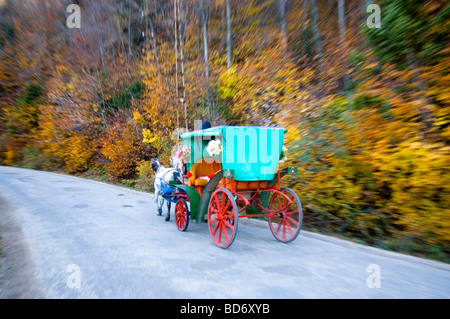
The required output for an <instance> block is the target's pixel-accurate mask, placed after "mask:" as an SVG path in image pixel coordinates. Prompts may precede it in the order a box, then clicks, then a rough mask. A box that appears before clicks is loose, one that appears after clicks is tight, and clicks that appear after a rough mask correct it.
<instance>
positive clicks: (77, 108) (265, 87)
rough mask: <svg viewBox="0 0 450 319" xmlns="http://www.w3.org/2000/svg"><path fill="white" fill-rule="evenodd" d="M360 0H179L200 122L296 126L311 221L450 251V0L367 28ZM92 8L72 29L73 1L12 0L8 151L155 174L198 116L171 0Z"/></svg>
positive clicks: (1, 70)
mask: <svg viewBox="0 0 450 319" xmlns="http://www.w3.org/2000/svg"><path fill="white" fill-rule="evenodd" d="M363 2H364V1H363ZM363 2H361V1H356V0H336V1H325V0H323V1H322V0H309V1H305V0H304V1H293V0H258V1H237V0H217V1H201V0H182V1H181V4H182V12H181V15H180V21H179V32H180V34H181V38H182V40H183V50H184V52H183V53H184V60H183V62H184V68H185V69H184V72H185V80H186V84H185V87H184V89H185V90H186V97H187V115H188V117H187V121H188V125H189V129H190V130H192V129H194V121H195V120H204V119H208V120H210V121H212V122H213V124H215V125H222V124H224V125H225V124H226V125H278V126H284V127H286V128H287V129H288V131H289V132H288V134H287V136H286V138H285V145H286V146H287V147H288V160H287V161H286V162H285V163H283V164H281V165H282V166H283V167H284V166H294V165H295V166H297V167H298V168H299V174H298V175H296V176H289V177H287V178H286V179H285V183H286V185H289V186H290V187H292V188H294V189H295V190H296V192H297V193H298V194H299V196H300V198H301V199H302V201H303V202H304V206H305V223H304V225H305V227H307V228H308V229H311V230H314V231H321V232H325V233H327V232H331V233H334V234H340V235H342V236H346V237H351V238H353V239H356V240H359V241H362V242H365V243H369V244H374V245H377V246H379V247H383V248H387V249H393V250H401V251H406V252H410V253H419V254H421V255H425V256H429V257H432V258H438V259H441V260H444V261H448V260H449V258H450V257H449V256H450V175H449V174H448V172H449V171H450V91H449V88H450V77H449V74H450V54H449V53H450V46H449V43H450V41H449V35H448V34H449V33H448V30H449V29H450V5H449V4H448V1H442V0H430V1H420V2H419V1H411V0H380V1H374V2H375V3H377V4H378V5H379V6H380V8H381V27H380V28H371V27H369V26H368V24H367V23H366V21H367V19H368V18H370V17H369V15H370V12H366V6H364V5H363V4H362V3H363ZM228 4H229V8H230V10H231V11H230V17H231V19H229V20H228V19H227V16H228V15H227V10H228ZM81 12H82V27H81V29H69V28H67V26H66V25H64V24H63V23H62V21H64V20H65V19H66V17H67V13H66V8H65V7H64V2H63V1H57V0H50V1H46V5H40V4H39V2H38V1H31V0H24V1H6V2H4V4H3V6H2V7H0V118H1V122H0V163H1V164H3V165H18V166H25V167H30V168H35V169H45V170H64V171H66V172H69V173H76V174H87V173H86V172H93V171H98V172H105V175H106V176H107V178H108V179H109V180H111V181H116V182H120V181H130V180H131V181H134V180H135V179H136V185H137V186H138V187H139V188H140V189H143V190H150V189H151V185H150V184H151V177H152V176H153V175H152V171H151V168H150V165H149V160H150V159H151V158H154V157H160V158H161V159H162V160H163V162H164V163H165V164H168V158H169V156H170V151H171V149H172V147H173V146H174V145H175V144H176V142H177V141H176V140H174V139H172V137H173V134H172V133H173V132H174V130H175V129H176V128H177V127H180V128H182V127H184V121H185V118H184V109H183V107H182V104H181V103H180V102H179V95H178V97H177V87H176V85H177V84H176V83H177V78H176V69H175V49H174V48H175V43H174V39H175V36H174V28H173V23H174V19H173V13H174V12H173V2H172V1H148V0H108V1H107V0H94V1H85V2H84V1H83V2H81ZM230 53H231V55H230ZM178 57H179V58H180V56H178ZM178 72H180V71H178ZM178 81H179V82H178V85H179V86H180V79H178Z"/></svg>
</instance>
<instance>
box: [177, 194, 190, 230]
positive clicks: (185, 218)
mask: <svg viewBox="0 0 450 319" xmlns="http://www.w3.org/2000/svg"><path fill="white" fill-rule="evenodd" d="M175 224H177V228H178V229H179V230H181V231H186V229H187V228H188V226H189V209H188V207H187V204H186V201H185V200H184V199H183V198H180V199H179V200H177V202H176V204H175Z"/></svg>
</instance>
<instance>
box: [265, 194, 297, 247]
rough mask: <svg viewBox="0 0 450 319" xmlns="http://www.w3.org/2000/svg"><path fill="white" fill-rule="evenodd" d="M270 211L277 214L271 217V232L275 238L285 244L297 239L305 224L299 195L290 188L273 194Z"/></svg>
mask: <svg viewBox="0 0 450 319" xmlns="http://www.w3.org/2000/svg"><path fill="white" fill-rule="evenodd" d="M280 193H281V194H280ZM269 211H271V212H276V213H275V214H274V215H273V216H271V217H269V226H270V230H271V231H272V234H273V235H274V236H275V238H276V239H278V240H279V241H281V242H283V243H289V242H291V241H293V240H294V239H296V238H297V236H298V234H299V233H300V229H301V228H302V222H303V210H302V204H301V202H300V199H299V198H298V196H297V194H296V193H295V192H294V191H293V190H292V189H290V188H282V189H281V190H280V192H275V193H273V195H272V197H271V199H270V203H269Z"/></svg>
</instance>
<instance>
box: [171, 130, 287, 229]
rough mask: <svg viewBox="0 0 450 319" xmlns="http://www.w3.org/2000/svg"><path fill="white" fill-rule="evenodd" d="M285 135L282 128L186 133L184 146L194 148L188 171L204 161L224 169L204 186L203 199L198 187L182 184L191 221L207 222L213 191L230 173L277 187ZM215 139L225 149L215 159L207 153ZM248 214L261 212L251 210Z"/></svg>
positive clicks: (187, 167)
mask: <svg viewBox="0 0 450 319" xmlns="http://www.w3.org/2000/svg"><path fill="white" fill-rule="evenodd" d="M285 133H286V130H285V129H284V128H280V127H260V126H218V127H212V128H209V129H205V130H198V131H193V132H188V133H184V134H182V135H181V138H182V139H183V142H184V145H186V146H190V147H191V153H190V158H189V159H188V160H187V161H186V170H189V169H190V168H191V166H192V165H193V164H194V163H196V162H198V161H200V160H205V161H208V160H216V161H217V162H219V163H220V164H221V167H222V170H221V171H220V172H218V173H217V174H216V175H215V176H214V177H213V178H211V180H210V181H209V182H208V184H207V185H206V186H205V187H204V189H203V191H202V195H201V196H200V194H199V193H198V191H197V189H196V188H195V187H191V186H187V185H178V187H180V188H182V189H183V190H184V191H185V192H186V193H187V195H188V197H189V202H190V214H191V219H193V220H195V221H196V222H201V221H205V216H206V213H207V210H208V204H209V200H210V198H211V194H212V192H213V191H214V189H215V188H216V186H217V184H218V183H219V181H220V180H221V179H222V178H223V176H224V175H225V177H227V178H231V177H230V176H227V172H230V173H231V175H232V177H233V178H234V180H235V181H269V185H274V184H275V183H276V181H277V176H276V174H277V171H278V162H279V159H280V155H281V151H282V148H283V139H284V134H285ZM212 139H220V141H221V142H222V143H221V144H222V149H223V150H222V152H221V154H220V155H218V156H211V155H210V154H208V152H207V151H206V147H207V146H208V143H209V142H210V141H211V140H212ZM266 197H268V194H267V193H266V194H263V195H262V198H261V199H262V200H263V202H267V200H268V198H266ZM248 211H249V212H250V211H252V212H254V213H259V212H260V211H259V210H257V209H252V208H251V207H249V208H248Z"/></svg>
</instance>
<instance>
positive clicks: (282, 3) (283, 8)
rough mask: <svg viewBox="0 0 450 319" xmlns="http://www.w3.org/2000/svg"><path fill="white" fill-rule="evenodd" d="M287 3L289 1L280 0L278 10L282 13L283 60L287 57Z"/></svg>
mask: <svg viewBox="0 0 450 319" xmlns="http://www.w3.org/2000/svg"><path fill="white" fill-rule="evenodd" d="M286 2H287V0H278V10H279V11H280V20H281V21H280V25H281V46H282V48H283V58H286V56H287V45H288V37H287V31H286Z"/></svg>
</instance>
